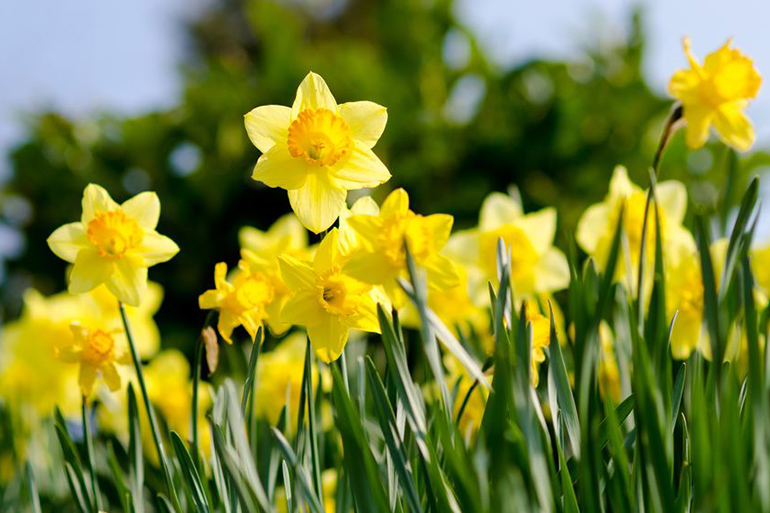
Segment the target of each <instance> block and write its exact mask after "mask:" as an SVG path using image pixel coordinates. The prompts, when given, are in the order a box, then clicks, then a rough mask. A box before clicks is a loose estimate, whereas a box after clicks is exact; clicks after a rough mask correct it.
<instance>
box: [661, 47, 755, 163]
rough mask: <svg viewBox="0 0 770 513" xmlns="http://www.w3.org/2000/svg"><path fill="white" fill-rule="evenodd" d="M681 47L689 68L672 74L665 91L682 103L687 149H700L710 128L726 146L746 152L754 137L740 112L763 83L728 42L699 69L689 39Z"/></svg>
mask: <svg viewBox="0 0 770 513" xmlns="http://www.w3.org/2000/svg"><path fill="white" fill-rule="evenodd" d="M683 45H684V53H685V55H686V56H687V60H688V62H689V64H690V68H689V69H680V70H679V71H677V72H676V73H674V76H673V77H671V82H670V83H669V85H668V90H669V92H670V93H671V95H672V96H674V97H675V98H677V99H678V100H679V101H680V102H681V103H682V107H683V114H684V119H685V121H686V122H687V134H686V140H687V145H688V146H689V147H690V148H700V147H701V146H703V144H704V143H705V142H706V140H707V139H708V136H709V131H710V129H711V126H712V125H713V126H714V128H716V130H717V132H718V133H719V135H720V137H721V138H722V139H723V140H724V141H725V142H726V143H727V144H729V145H731V146H734V147H735V148H737V149H739V150H744V151H745V150H748V149H749V148H750V147H751V145H752V144H753V143H754V138H755V134H754V128H753V127H752V126H751V121H749V118H748V117H746V115H745V114H744V113H743V110H744V109H745V108H746V105H747V104H748V102H749V100H751V99H752V98H754V97H755V96H756V95H757V91H759V86H760V84H761V83H762V78H761V77H760V76H759V73H757V70H756V69H755V68H754V64H753V63H752V61H751V59H750V58H748V57H747V56H745V55H744V54H742V53H741V52H740V50H738V49H736V48H732V41H731V40H728V41H727V42H726V43H725V44H724V45H723V46H722V47H721V48H719V49H718V50H716V51H714V52H712V53H710V54H709V55H707V56H706V60H705V61H704V63H703V65H701V64H700V63H699V62H698V60H697V59H696V58H695V56H694V55H693V54H692V50H691V49H690V39H689V38H684V41H683Z"/></svg>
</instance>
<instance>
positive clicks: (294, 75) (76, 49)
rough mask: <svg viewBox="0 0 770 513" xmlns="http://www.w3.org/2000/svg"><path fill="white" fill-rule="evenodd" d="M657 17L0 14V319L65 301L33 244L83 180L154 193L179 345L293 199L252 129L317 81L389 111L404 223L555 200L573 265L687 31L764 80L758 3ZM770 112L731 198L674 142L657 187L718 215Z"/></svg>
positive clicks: (14, 6) (166, 10)
mask: <svg viewBox="0 0 770 513" xmlns="http://www.w3.org/2000/svg"><path fill="white" fill-rule="evenodd" d="M668 3H671V4H673V2H668ZM668 3H664V2H650V3H649V4H644V5H642V6H638V7H635V6H634V5H633V4H631V3H630V2H611V1H609V0H606V1H603V2H572V1H567V0H563V1H560V2H541V3H540V5H532V4H531V3H530V4H529V5H527V6H523V5H517V4H518V2H509V1H505V0H484V1H474V0H463V1H458V2H452V1H450V0H432V1H425V0H390V1H385V0H372V1H364V0H349V1H344V0H285V1H267V0H259V1H257V0H206V1H193V2H183V1H182V0H164V1H163V2H150V1H144V0H143V1H138V2H129V3H109V2H107V3H105V2H98V1H95V0H94V1H86V0H79V1H77V2H66V3H62V4H61V5H59V4H55V3H54V4H51V3H50V2H47V1H45V0H31V1H29V2H24V3H23V7H21V5H22V3H18V2H4V3H2V4H0V20H2V21H0V24H2V25H3V27H2V28H3V29H7V30H0V32H1V33H2V34H3V35H2V41H3V42H6V40H7V43H8V44H4V45H2V46H3V50H2V51H0V69H3V70H5V74H4V76H3V79H2V80H0V115H2V116H3V117H2V119H0V144H2V145H3V146H2V147H3V148H4V150H7V152H8V159H7V160H6V161H4V163H3V164H2V179H3V186H2V191H1V192H0V242H1V243H0V250H2V254H3V264H4V272H3V280H2V289H1V290H0V306H2V316H3V318H4V319H8V318H13V317H14V316H16V315H17V314H18V312H19V308H20V297H21V293H22V292H23V290H24V289H26V288H27V287H30V286H34V287H36V288H37V289H39V290H40V291H42V292H43V293H46V294H49V293H54V292H57V291H59V290H62V289H63V288H64V287H65V280H64V278H65V276H64V263H63V262H62V261H61V260H59V259H58V258H57V257H55V256H54V255H53V254H52V253H51V252H50V251H49V250H48V248H47V245H46V243H45V239H46V238H47V237H48V235H49V234H50V233H51V232H52V231H53V230H54V229H55V228H56V227H57V226H59V225H61V224H62V223H63V222H66V221H70V220H72V219H74V218H76V217H77V216H78V215H79V212H80V203H79V200H80V196H81V194H82V190H83V187H84V186H85V184H87V183H88V182H97V183H100V184H101V185H103V186H105V187H106V188H107V189H108V190H110V191H111V192H112V194H113V196H114V197H115V198H116V199H117V200H118V201H122V200H124V199H126V198H127V197H129V196H130V195H133V194H136V193H137V192H140V191H142V190H147V189H151V190H155V191H157V192H158V194H159V195H160V198H161V203H162V205H163V212H162V218H161V222H160V226H159V231H160V232H161V233H164V234H166V235H169V236H170V237H172V238H173V239H174V240H176V241H177V242H178V244H179V246H180V248H181V252H180V253H179V255H178V256H177V257H176V258H175V259H174V260H173V261H172V262H171V263H169V264H165V265H161V266H158V267H156V268H153V269H152V271H151V273H150V275H151V278H152V279H153V280H156V281H159V282H160V283H162V284H163V286H164V287H165V290H166V299H165V302H164V305H163V307H162V308H161V310H160V312H159V314H158V321H159V324H160V326H161V330H162V332H163V335H164V345H165V346H167V347H169V346H171V347H173V346H176V347H182V348H186V347H190V346H191V344H192V342H193V341H194V340H195V337H196V330H197V326H198V325H199V324H200V323H202V322H203V318H204V316H205V314H204V313H203V312H200V311H199V310H198V308H197V296H198V294H199V293H200V292H201V291H202V290H205V289H206V288H208V287H209V286H210V285H211V283H212V281H213V266H214V264H215V263H216V262H218V261H227V262H228V263H229V264H230V265H233V264H235V262H236V261H237V258H238V245H237V231H238V229H239V228H240V227H241V226H244V225H252V226H256V227H258V228H263V229H264V228H266V227H268V226H269V225H270V224H271V223H272V222H273V221H274V220H275V219H277V218H278V217H279V216H280V215H281V214H283V213H285V212H287V211H288V210H289V205H288V201H287V199H286V195H285V192H283V191H280V190H272V189H269V188H267V187H265V186H263V185H261V184H258V183H256V182H254V181H252V180H251V179H250V174H251V169H252V167H253V165H254V163H255V162H256V160H257V158H258V156H259V152H258V151H257V150H256V149H255V148H254V147H253V146H252V145H251V144H250V143H249V141H248V139H247V137H246V133H245V130H244V128H243V114H244V113H246V112H247V111H248V110H250V109H251V108H253V107H254V106H257V105H262V104H269V103H277V104H284V105H285V104H290V103H291V101H292V99H293V96H294V90H295V89H296V87H297V85H298V84H299V82H300V80H301V79H302V78H303V77H304V75H305V74H306V73H307V71H308V70H313V71H315V72H317V73H319V74H321V75H322V76H323V77H324V78H325V79H326V81H327V82H328V83H329V85H330V87H331V89H332V91H334V94H335V96H336V97H337V99H338V100H340V101H351V100H359V99H369V100H372V101H375V102H377V103H380V104H382V105H385V106H387V107H388V110H389V122H388V126H387V129H386V131H385V134H384V136H383V138H382V139H381V141H380V142H379V143H378V145H377V146H376V148H375V151H376V152H377V154H378V155H379V156H380V157H381V158H382V160H383V161H384V162H385V163H386V164H387V165H388V166H389V168H390V170H391V172H392V173H393V179H392V180H391V181H390V182H389V183H388V184H386V185H385V186H383V187H380V188H379V189H377V190H376V191H374V192H373V195H374V196H375V197H376V198H377V199H382V198H383V197H384V196H385V194H386V193H387V192H388V191H389V190H390V189H392V188H394V187H398V186H402V187H405V188H407V189H408V191H409V193H410V196H411V197H412V201H413V206H414V208H415V210H417V211H420V212H422V213H433V212H439V211H440V212H447V213H450V214H453V215H454V216H455V218H456V226H469V225H471V224H473V223H474V222H475V220H476V216H477V213H478V209H479V206H480V205H481V202H482V200H483V198H484V197H485V196H486V195H487V194H488V193H489V192H491V191H493V190H498V191H499V190H506V189H507V188H508V187H509V186H510V185H512V184H515V185H516V186H518V188H519V190H520V192H521V195H522V197H523V199H524V203H525V206H526V208H527V209H536V208H540V207H543V206H545V205H556V206H557V207H558V209H559V212H560V229H561V234H560V236H559V237H557V244H558V245H559V246H561V247H562V248H564V249H566V250H568V251H569V250H570V249H571V245H572V243H571V240H572V237H571V235H570V234H571V233H572V231H573V229H574V226H575V223H576V222H577V218H578V216H579V214H580V213H581V212H582V210H583V209H584V208H585V206H587V205H588V204H590V203H592V202H595V201H597V200H599V199H600V198H601V197H602V196H603V195H604V194H605V192H606V188H607V182H608V178H609V176H610V174H611V172H612V169H613V167H614V166H615V165H616V164H624V165H626V166H627V167H628V168H629V171H630V174H631V175H632V177H634V178H635V179H636V180H637V181H638V182H639V183H643V182H646V179H645V176H646V173H647V171H646V170H647V167H648V166H649V164H650V161H651V159H652V155H653V153H654V150H655V146H656V144H657V139H658V136H659V132H660V129H661V126H662V124H663V120H664V118H665V116H666V114H667V113H668V111H669V108H670V105H671V101H670V100H669V99H667V98H666V95H665V84H666V80H667V76H668V75H670V74H671V73H672V72H673V71H674V70H675V69H676V68H677V67H678V66H681V65H684V57H683V54H682V53H681V45H680V37H681V35H683V34H690V35H691V36H692V37H693V39H694V44H695V49H696V51H697V53H698V54H699V55H701V56H703V55H705V53H707V52H708V51H711V50H712V49H714V48H716V47H717V46H719V45H721V44H722V43H723V42H724V40H725V39H726V38H727V37H729V36H736V37H737V39H736V43H737V44H738V45H739V46H740V47H741V48H743V49H744V50H745V51H746V52H747V53H749V54H750V55H752V56H754V57H755V58H756V59H757V64H758V67H759V69H760V71H762V70H764V69H770V54H769V53H768V49H767V48H764V49H763V48H762V36H763V34H764V33H765V32H764V28H763V27H762V26H760V25H759V20H760V19H762V16H759V15H758V14H757V11H756V8H755V7H756V6H754V7H752V9H753V10H752V11H751V13H753V14H749V9H741V5H742V4H744V3H746V2H734V3H733V4H732V5H733V7H732V8H731V9H730V11H729V12H727V13H725V12H724V9H718V4H721V3H720V2H713V1H706V2H698V3H695V2H681V3H677V5H676V6H673V5H672V6H667V4H668ZM693 9H699V10H700V11H699V16H697V17H693V16H690V14H692V10H693ZM769 10H770V9H769ZM768 14H770V12H768ZM577 20H581V21H579V22H578V21H577ZM763 52H764V53H763ZM763 63H767V66H763ZM760 96H763V92H761V93H760ZM765 96H766V95H765ZM769 106H770V103H768V99H767V98H766V99H765V100H759V101H758V102H756V104H755V105H754V106H753V107H752V109H751V110H750V111H749V114H750V115H751V116H752V117H753V118H754V120H755V122H756V124H757V126H758V134H759V144H758V145H757V149H756V150H755V151H754V152H753V153H752V154H749V155H744V156H742V166H741V174H740V176H738V181H737V183H738V187H736V188H732V189H731V188H726V187H724V184H723V183H722V182H723V180H724V172H723V168H724V162H725V153H724V151H723V150H722V149H721V147H719V146H718V145H714V146H713V147H706V148H704V149H702V150H699V151H696V152H686V151H684V144H683V140H682V138H681V136H677V137H675V139H674V140H673V142H672V144H671V146H670V148H669V150H668V152H667V153H666V157H665V160H664V163H663V169H662V178H663V179H666V178H678V179H681V180H683V181H685V183H686V184H687V186H688V189H689V191H690V197H691V201H692V202H693V203H697V204H699V205H702V206H701V207H700V208H705V209H710V208H714V209H716V208H718V206H719V204H720V203H721V202H722V201H723V200H724V199H725V198H724V194H725V191H727V192H728V193H729V191H731V190H732V191H738V192H739V191H740V190H741V187H740V184H741V182H742V181H743V180H744V179H745V177H746V176H747V175H748V174H750V173H754V172H757V171H761V170H762V169H763V168H764V166H765V165H766V164H767V163H768V159H767V155H766V154H765V153H763V152H762V151H760V149H761V148H762V146H763V144H764V143H766V142H768V139H769V138H770V137H769V136H770V130H769V128H770V115H768V113H770V108H768V107H769ZM736 194H737V192H736ZM765 219H766V218H765ZM766 225H767V223H765V222H763V224H762V226H760V232H761V233H767V227H766ZM763 229H764V231H763ZM198 318H199V320H200V323H198V322H196V320H198Z"/></svg>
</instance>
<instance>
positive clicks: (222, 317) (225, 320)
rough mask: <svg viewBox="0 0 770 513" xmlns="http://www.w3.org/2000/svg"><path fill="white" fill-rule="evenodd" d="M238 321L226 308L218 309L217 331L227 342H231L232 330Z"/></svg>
mask: <svg viewBox="0 0 770 513" xmlns="http://www.w3.org/2000/svg"><path fill="white" fill-rule="evenodd" d="M239 324H240V322H239V321H238V318H237V317H236V316H235V315H233V314H232V312H230V311H228V310H220V312H219V321H217V331H219V334H220V335H222V338H223V339H225V342H227V343H228V344H232V343H233V339H232V335H233V330H234V329H235V328H237V327H238V325H239Z"/></svg>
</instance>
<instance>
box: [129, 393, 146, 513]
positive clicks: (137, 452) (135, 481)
mask: <svg viewBox="0 0 770 513" xmlns="http://www.w3.org/2000/svg"><path fill="white" fill-rule="evenodd" d="M141 436H142V435H141V428H140V421H139V409H138V407H137V404H136V394H135V393H134V387H133V386H131V383H129V384H128V474H129V488H130V489H131V497H132V499H133V503H134V509H135V511H136V512H137V513H143V512H144V454H143V448H142V438H141Z"/></svg>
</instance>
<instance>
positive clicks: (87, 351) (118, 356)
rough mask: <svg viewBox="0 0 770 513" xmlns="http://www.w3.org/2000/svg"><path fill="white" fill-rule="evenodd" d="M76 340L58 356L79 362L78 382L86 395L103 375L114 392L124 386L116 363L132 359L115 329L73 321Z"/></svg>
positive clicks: (65, 359) (72, 361) (127, 362)
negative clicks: (120, 345) (117, 338)
mask: <svg viewBox="0 0 770 513" xmlns="http://www.w3.org/2000/svg"><path fill="white" fill-rule="evenodd" d="M71 329H72V333H73V334H74V336H75V340H74V342H73V344H71V345H69V346H66V347H63V348H61V349H59V351H58V353H57V357H58V358H59V359H60V360H61V361H63V362H67V363H79V364H80V373H79V375H78V383H79V384H80V391H81V393H82V394H83V396H84V397H88V396H90V395H91V392H92V391H93V389H94V383H95V382H96V378H97V377H98V376H101V377H102V378H103V379H104V382H105V383H107V386H108V387H110V390H112V391H113V392H114V391H116V390H118V389H119V388H120V374H118V369H117V368H116V367H115V364H123V365H127V364H129V363H131V355H130V354H129V352H128V351H127V350H126V348H124V347H119V346H118V345H117V344H116V343H115V336H114V335H115V334H116V332H114V331H104V330H102V329H89V328H87V327H86V326H83V325H82V324H80V323H77V322H75V323H72V325H71Z"/></svg>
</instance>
